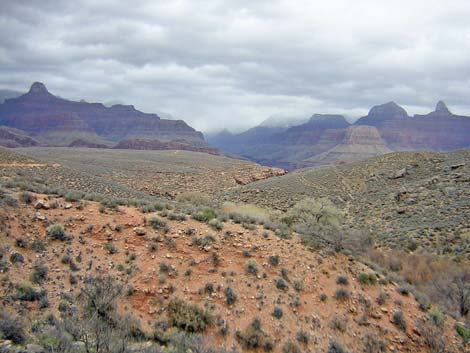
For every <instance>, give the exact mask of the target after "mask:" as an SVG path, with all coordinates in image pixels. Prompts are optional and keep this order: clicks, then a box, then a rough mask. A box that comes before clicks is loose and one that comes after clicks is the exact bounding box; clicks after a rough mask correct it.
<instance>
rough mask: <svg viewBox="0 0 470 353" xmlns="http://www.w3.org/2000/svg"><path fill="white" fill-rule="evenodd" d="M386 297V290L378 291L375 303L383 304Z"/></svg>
mask: <svg viewBox="0 0 470 353" xmlns="http://www.w3.org/2000/svg"><path fill="white" fill-rule="evenodd" d="M388 297H389V295H388V293H387V292H384V291H380V293H379V296H378V297H377V304H379V305H384V304H385V302H386V301H387V299H388Z"/></svg>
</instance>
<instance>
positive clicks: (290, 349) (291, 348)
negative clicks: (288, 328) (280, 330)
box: [282, 340, 302, 353]
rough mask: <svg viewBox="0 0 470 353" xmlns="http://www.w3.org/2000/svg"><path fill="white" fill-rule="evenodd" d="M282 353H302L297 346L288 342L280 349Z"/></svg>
mask: <svg viewBox="0 0 470 353" xmlns="http://www.w3.org/2000/svg"><path fill="white" fill-rule="evenodd" d="M282 353H302V350H301V349H300V348H299V346H298V345H296V344H295V343H294V342H292V341H291V340H289V341H287V342H286V343H285V344H284V346H283V347H282Z"/></svg>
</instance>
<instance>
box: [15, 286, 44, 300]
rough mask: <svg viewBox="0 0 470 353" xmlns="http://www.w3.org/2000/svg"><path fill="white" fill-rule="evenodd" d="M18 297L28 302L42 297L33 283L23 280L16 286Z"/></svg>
mask: <svg viewBox="0 0 470 353" xmlns="http://www.w3.org/2000/svg"><path fill="white" fill-rule="evenodd" d="M16 299H18V300H21V301H27V302H34V301H36V300H39V299H41V293H39V292H38V291H37V290H36V289H34V288H33V286H32V285H31V283H28V282H22V283H21V284H20V285H19V286H18V287H17V288H16Z"/></svg>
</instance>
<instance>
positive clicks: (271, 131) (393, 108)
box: [211, 101, 470, 169]
mask: <svg viewBox="0 0 470 353" xmlns="http://www.w3.org/2000/svg"><path fill="white" fill-rule="evenodd" d="M353 126H354V127H358V128H350V124H349V123H348V122H347V121H346V120H345V119H344V117H342V116H341V115H323V114H315V115H313V116H312V117H311V118H310V120H309V121H308V122H307V123H305V124H301V125H298V126H292V127H290V128H269V127H263V126H259V127H255V128H252V129H250V130H248V131H246V132H244V133H242V134H238V135H232V134H229V133H227V132H225V134H224V135H220V136H215V137H212V138H211V141H213V144H214V145H215V146H217V147H220V148H221V149H222V150H228V151H230V152H231V153H234V154H240V155H243V156H244V157H246V158H249V159H253V160H255V161H257V162H259V163H262V164H267V165H272V166H278V167H282V168H287V169H296V168H302V167H309V166H312V165H318V164H331V163H338V162H340V161H350V160H357V159H364V158H369V157H372V156H375V155H377V154H382V153H387V152H390V151H391V150H396V151H399V150H422V149H430V150H453V149H459V148H465V147H469V146H470V117H465V116H459V115H455V114H452V113H451V112H450V110H449V109H448V108H447V106H446V104H445V103H444V102H443V101H439V102H438V103H437V105H436V109H435V110H434V111H433V112H431V113H429V114H426V115H415V116H414V117H410V116H409V115H408V113H407V112H406V110H405V109H403V108H402V107H400V106H399V105H398V104H396V103H395V102H388V103H385V104H382V105H377V106H374V107H373V108H372V109H371V110H370V111H369V113H368V114H367V115H366V116H364V117H362V118H360V119H359V120H358V121H357V122H356V123H355V124H354V125H353ZM372 127H373V128H372Z"/></svg>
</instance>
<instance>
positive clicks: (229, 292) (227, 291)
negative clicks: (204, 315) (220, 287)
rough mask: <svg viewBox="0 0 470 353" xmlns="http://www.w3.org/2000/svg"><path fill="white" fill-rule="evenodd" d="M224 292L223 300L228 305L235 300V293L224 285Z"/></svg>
mask: <svg viewBox="0 0 470 353" xmlns="http://www.w3.org/2000/svg"><path fill="white" fill-rule="evenodd" d="M224 294H225V302H226V303H227V304H228V305H232V304H233V303H235V302H236V301H237V295H236V294H235V292H234V291H233V289H232V287H225V290H224Z"/></svg>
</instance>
